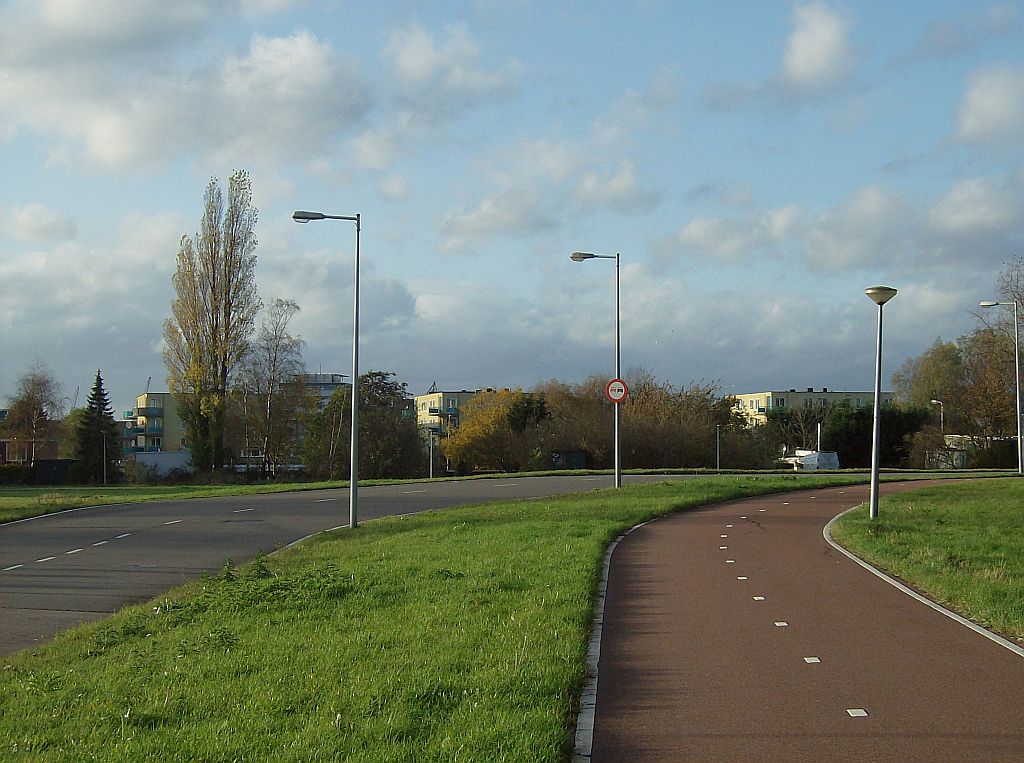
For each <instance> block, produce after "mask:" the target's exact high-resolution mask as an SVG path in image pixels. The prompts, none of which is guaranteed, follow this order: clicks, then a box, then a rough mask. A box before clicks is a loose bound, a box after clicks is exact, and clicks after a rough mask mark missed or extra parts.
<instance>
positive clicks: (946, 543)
mask: <svg viewBox="0 0 1024 763" xmlns="http://www.w3.org/2000/svg"><path fill="white" fill-rule="evenodd" d="M1022 506H1024V482H1022V481H1020V480H1016V479H1002V480H974V481H970V482H958V483H952V484H949V485H941V486H935V487H931V488H926V489H922V490H918V491H914V492H913V493H908V494H904V495H895V496H890V497H887V498H884V499H882V501H881V503H880V504H879V509H878V519H877V520H875V521H874V522H872V521H871V519H870V518H869V517H868V513H867V508H866V507H862V508H860V509H857V510H856V511H853V512H850V513H849V514H847V515H846V516H844V517H843V518H842V519H840V520H839V521H838V522H837V523H836V524H835V525H834V526H833V528H832V537H833V539H834V540H836V542H838V543H841V544H842V545H843V546H845V547H847V548H849V549H850V550H851V551H853V552H854V553H856V554H857V555H858V556H860V557H861V558H863V559H865V560H866V561H868V562H870V563H871V564H873V565H875V566H876V567H879V568H880V569H883V570H885V571H886V572H889V573H890V574H892V575H894V576H896V577H898V578H900V579H901V580H903V581H904V582H906V583H908V584H909V585H911V586H913V587H914V588H916V589H917V590H919V591H921V592H922V593H924V594H926V595H927V596H928V597H929V598H931V599H933V600H934V601H937V602H939V603H941V604H943V605H944V606H946V607H947V608H949V609H952V610H954V611H956V612H958V613H960V614H961V615H963V616H964V617H967V618H968V619H970V620H973V621H974V622H977V623H980V624H982V625H984V626H986V627H988V628H991V629H992V630H994V631H998V632H999V633H1001V634H1003V635H1004V636H1007V637H1009V638H1011V639H1014V640H1015V641H1017V642H1019V643H1024V511H1022V509H1021V507H1022Z"/></svg>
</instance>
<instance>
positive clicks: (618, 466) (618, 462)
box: [569, 252, 622, 487]
mask: <svg viewBox="0 0 1024 763" xmlns="http://www.w3.org/2000/svg"><path fill="white" fill-rule="evenodd" d="M569 259H570V260H572V261H573V262H583V261H584V260H615V378H616V379H621V378H622V374H621V352H620V343H619V336H620V335H619V253H618V252H616V253H615V254H593V253H592V252H573V253H572V254H570V255H569ZM613 405H614V406H615V487H622V443H621V440H620V436H619V425H620V421H621V419H620V410H619V403H613Z"/></svg>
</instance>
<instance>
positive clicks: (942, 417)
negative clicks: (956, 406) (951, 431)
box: [931, 400, 946, 434]
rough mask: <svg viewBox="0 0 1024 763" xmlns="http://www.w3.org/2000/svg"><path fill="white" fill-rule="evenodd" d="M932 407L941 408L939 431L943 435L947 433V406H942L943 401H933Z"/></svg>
mask: <svg viewBox="0 0 1024 763" xmlns="http://www.w3.org/2000/svg"><path fill="white" fill-rule="evenodd" d="M931 402H932V405H937V406H939V431H940V432H942V433H943V434H945V433H946V406H944V405H943V404H942V401H941V400H932V401H931Z"/></svg>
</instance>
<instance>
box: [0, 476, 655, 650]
mask: <svg viewBox="0 0 1024 763" xmlns="http://www.w3.org/2000/svg"><path fill="white" fill-rule="evenodd" d="M663 479H666V477H664V476H647V475H644V476H632V475H628V476H626V477H625V478H624V481H625V482H626V483H627V484H637V483H640V482H650V481H657V480H663ZM611 486H612V478H611V477H610V476H586V477H578V476H573V477H568V476H566V477H558V476H552V477H522V478H514V479H487V480H461V481H451V482H429V483H427V482H424V483H406V484H402V485H386V486H378V487H365V486H364V487H360V489H359V521H360V522H365V521H367V520H371V519H375V518H377V517H383V516H388V515H396V514H407V513H413V512H418V511H425V510H429V509H443V508H448V507H452V506H461V505H466V504H472V503H482V502H487V501H498V500H506V499H517V498H534V497H540V496H547V495H557V494H563V493H572V492H581V491H585V490H591V489H595V488H601V487H611ZM348 511H349V507H348V490H347V489H341V490H321V491H307V492H296V493H272V494H265V495H248V496H230V497H223V498H197V499H190V500H181V501H154V502H151V503H139V504H125V505H119V506H101V507H95V508H89V509H76V510H72V511H65V512H61V513H59V514H50V515H47V516H43V517H36V518H34V519H29V520H22V521H20V522H12V523H8V524H4V525H0V624H2V627H0V654H10V653H12V652H15V651H18V650H20V649H25V648H28V647H31V646H33V645H36V644H39V643H41V642H45V641H47V640H48V639H50V638H52V637H53V635H54V634H56V633H58V632H60V631H62V630H64V629H66V628H69V627H71V626H73V625H76V624H78V623H81V622H85V621H88V620H95V619H98V618H100V617H103V616H105V615H107V614H110V613H111V612H115V611H117V610H118V609H120V608H121V607H123V606H125V605H127V604H133V603H137V602H141V601H146V600H148V599H151V598H152V597H154V596H157V595H158V594H160V593H161V592H163V591H166V590H168V589H170V588H173V587H175V586H177V585H180V584H182V583H184V582H187V581H188V580H191V579H193V578H195V577H197V576H198V575H200V574H202V573H203V572H214V571H217V570H219V569H220V568H221V567H222V566H223V565H224V562H225V560H226V559H229V558H230V559H232V560H233V561H235V562H241V561H244V560H247V559H250V558H252V557H254V556H256V555H257V554H260V553H264V554H265V553H270V552H272V551H274V550H276V549H278V548H281V547H282V546H286V545H288V544H289V543H292V542H294V541H296V540H298V539H300V538H304V537H306V536H308V535H312V534H314V533H317V532H320V531H322V530H327V529H331V528H335V527H339V526H343V525H347V524H348Z"/></svg>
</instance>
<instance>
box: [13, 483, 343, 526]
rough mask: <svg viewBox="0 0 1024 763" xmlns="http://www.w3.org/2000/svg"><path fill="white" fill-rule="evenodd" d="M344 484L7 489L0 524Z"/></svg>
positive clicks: (320, 488)
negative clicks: (116, 506) (121, 506)
mask: <svg viewBox="0 0 1024 763" xmlns="http://www.w3.org/2000/svg"><path fill="white" fill-rule="evenodd" d="M347 484H348V483H347V482H304V483H273V484H261V485H137V486H128V485H119V486H114V487H97V486H74V487H9V486H5V487H2V488H0V523H3V522H12V521H14V520H16V519H25V518H27V517H36V516H40V515H42V514H51V513H53V512H56V511H64V510H65V509H77V508H81V507H83V506H101V505H104V504H111V503H141V502H144V501H164V500H178V499H181V498H211V497H214V496H219V495H244V494H250V493H278V492H284V491H290V490H322V489H324V488H332V487H340V486H344V485H347Z"/></svg>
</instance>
